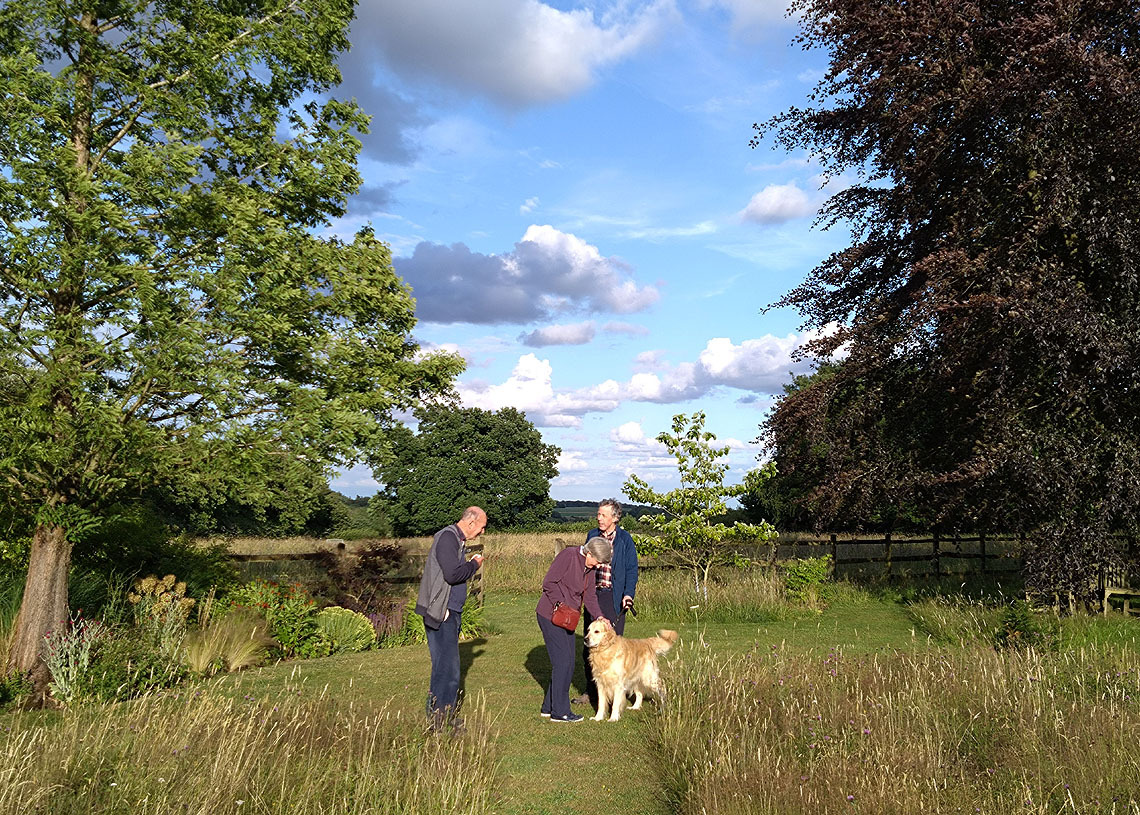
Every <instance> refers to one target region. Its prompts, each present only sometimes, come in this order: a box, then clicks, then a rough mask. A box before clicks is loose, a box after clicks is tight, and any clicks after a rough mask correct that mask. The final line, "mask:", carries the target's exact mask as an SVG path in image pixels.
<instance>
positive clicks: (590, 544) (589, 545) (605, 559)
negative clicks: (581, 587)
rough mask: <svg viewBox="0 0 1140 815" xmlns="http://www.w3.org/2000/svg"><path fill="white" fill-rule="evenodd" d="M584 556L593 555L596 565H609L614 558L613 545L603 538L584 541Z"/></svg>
mask: <svg viewBox="0 0 1140 815" xmlns="http://www.w3.org/2000/svg"><path fill="white" fill-rule="evenodd" d="M586 554H587V555H593V556H594V557H595V558H597V559H598V563H609V562H610V560H611V559H612V558H613V556H614V545H613V544H612V543H610V542H609V541H608V540H606V539H605V538H599V537H593V538H590V539H589V540H588V541H586Z"/></svg>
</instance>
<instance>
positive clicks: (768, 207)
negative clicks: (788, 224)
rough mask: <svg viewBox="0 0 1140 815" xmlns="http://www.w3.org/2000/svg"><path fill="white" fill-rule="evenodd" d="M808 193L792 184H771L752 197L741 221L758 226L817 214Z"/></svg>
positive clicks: (741, 216) (742, 212)
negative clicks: (750, 222)
mask: <svg viewBox="0 0 1140 815" xmlns="http://www.w3.org/2000/svg"><path fill="white" fill-rule="evenodd" d="M815 210H816V207H815V205H814V204H812V203H811V202H810V201H809V200H808V196H807V193H805V192H804V191H803V190H801V189H800V188H799V187H797V186H796V185H795V183H792V184H769V185H768V186H767V187H765V188H764V189H762V190H760V192H758V193H756V194H755V195H753V196H752V200H751V201H749V202H748V206H746V207H745V208H744V209H743V210H741V212H740V219H741V220H743V221H752V222H754V223H758V224H776V223H781V222H783V221H790V220H793V219H794V218H803V217H806V216H808V215H812V214H814V213H815Z"/></svg>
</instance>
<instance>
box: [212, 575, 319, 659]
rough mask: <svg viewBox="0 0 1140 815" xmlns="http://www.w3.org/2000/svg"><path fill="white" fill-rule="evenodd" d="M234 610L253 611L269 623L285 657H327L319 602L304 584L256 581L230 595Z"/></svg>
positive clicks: (229, 600)
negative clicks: (283, 584) (318, 621)
mask: <svg viewBox="0 0 1140 815" xmlns="http://www.w3.org/2000/svg"><path fill="white" fill-rule="evenodd" d="M227 599H228V602H229V607H230V608H245V609H250V610H252V611H254V612H256V613H257V614H260V615H261V616H263V617H264V618H265V620H266V622H268V623H269V633H270V634H271V635H272V636H273V638H274V639H275V640H277V643H278V645H279V646H280V648H281V653H282V655H283V656H285V657H292V656H300V657H313V656H327V655H328V644H329V643H328V640H327V638H326V637H324V636H322V634H321V631H320V629H319V627H318V626H317V603H316V601H315V600H313V598H312V597H310V596H309V593H308V592H306V591H305V590H304V589H303V588H302V587H301V586H300V584H297V583H294V584H292V585H289V586H282V585H280V584H278V583H271V582H268V581H266V580H254V581H253V582H251V583H246V584H245V585H244V586H239V587H238V588H236V589H234V590H233V591H232V592H230V594H229V597H228V598H227Z"/></svg>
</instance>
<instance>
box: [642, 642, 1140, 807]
mask: <svg viewBox="0 0 1140 815" xmlns="http://www.w3.org/2000/svg"><path fill="white" fill-rule="evenodd" d="M666 681H667V685H668V692H669V695H668V699H669V704H668V705H666V706H664V708H663V709H662V710H661V711H660V713H659V714H658V715H657V716H655V717H654V718H652V719H650V720H647V721H648V722H649V723H650V728H651V730H650V734H649V738H650V742H651V745H652V748H653V750H654V751H655V753H656V765H657V766H658V767H660V768H661V769H660V773H661V780H662V784H663V787H664V790H665V795H666V798H667V801H668V804H669V810H670V811H672V812H677V813H681V814H682V815H687V814H689V813H692V814H693V815H696V813H704V814H705V815H726V814H727V813H732V814H734V815H735V813H755V812H763V813H781V815H801V814H802V815H808V813H811V815H829V814H830V813H850V812H853V811H858V812H859V813H863V814H864V815H866V814H870V813H882V814H883V815H886V813H900V812H929V813H959V812H982V813H995V814H996V813H1015V812H1017V813H1042V815H1043V814H1044V813H1057V812H1082V813H1085V812H1090V813H1091V812H1104V813H1110V812H1115V813H1130V814H1134V813H1137V812H1140V792H1138V791H1140V763H1138V762H1136V761H1132V760H1128V759H1127V758H1123V759H1122V757H1127V756H1131V755H1133V754H1134V752H1135V745H1136V741H1135V740H1136V734H1137V733H1138V732H1140V654H1137V653H1136V651H1135V650H1133V649H1130V648H1120V647H1116V646H1112V647H1108V646H1101V647H1096V648H1083V649H1079V650H1076V651H1066V652H1054V651H1040V650H1036V649H1023V650H1005V651H999V650H995V649H994V648H993V647H992V646H988V645H987V646H979V647H974V648H961V649H953V650H942V649H938V650H928V651H927V650H924V651H921V652H912V653H899V652H896V653H880V654H872V655H860V656H850V657H849V656H847V655H846V654H844V653H843V652H842V651H841V650H838V649H834V650H832V651H831V652H829V653H826V654H808V655H804V654H788V653H785V652H784V650H783V649H782V648H780V647H776V646H771V647H769V648H756V649H754V650H753V651H752V652H750V653H748V654H746V655H744V656H742V657H736V658H731V659H726V660H718V659H716V658H715V657H712V656H710V655H709V654H708V653H707V652H701V651H699V650H697V649H693V648H688V649H686V648H685V647H682V650H681V651H680V652H679V653H678V654H677V655H675V656H674V657H673V658H672V659H670V660H669V662H668V670H667V673H666Z"/></svg>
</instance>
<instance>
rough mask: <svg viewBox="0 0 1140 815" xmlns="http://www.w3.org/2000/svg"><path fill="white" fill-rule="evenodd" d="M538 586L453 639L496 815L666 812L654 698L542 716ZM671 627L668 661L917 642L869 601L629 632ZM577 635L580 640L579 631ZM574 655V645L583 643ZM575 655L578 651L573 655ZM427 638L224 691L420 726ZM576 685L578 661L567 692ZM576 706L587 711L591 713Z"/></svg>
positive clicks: (500, 602) (275, 673)
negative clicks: (775, 618)
mask: <svg viewBox="0 0 1140 815" xmlns="http://www.w3.org/2000/svg"><path fill="white" fill-rule="evenodd" d="M536 602H537V595H535V596H516V595H507V596H495V595H492V596H489V597H488V605H487V609H486V622H487V624H488V625H489V627H490V628H492V629H493V632H494V633H491V634H490V635H488V636H487V637H486V638H484V639H481V640H477V641H475V642H470V643H463V644H461V646H460V649H461V657H462V661H463V667H464V674H465V687H466V693H467V700H468V702H467V704H468V705H481V706H483V707H484V708H485V709H486V711H487V713H488V716H489V718H490V720H491V722H492V726H493V727H494V728H495V729H496V730H497V738H496V739H495V743H496V745H497V749H498V752H499V758H500V771H499V795H500V804H499V806H498V807H497V811H498V812H501V813H503V815H524V814H525V815H531V814H532V813H536V814H541V813H551V815H565V813H567V812H574V813H581V814H582V815H594V814H595V813H596V814H597V815H603V814H608V813H614V812H625V813H631V814H635V813H636V814H637V815H641V814H642V813H645V814H646V815H653V814H655V813H662V815H664V814H665V813H668V812H669V807H668V805H667V802H666V801H665V799H664V796H663V794H662V791H661V789H660V785H659V781H658V776H657V772H656V769H655V767H656V762H655V760H654V758H653V756H652V755H651V751H650V750H649V746H648V743H647V740H646V732H647V728H646V722H647V721H649V719H650V718H651V717H652V716H653V715H654V711H653V708H652V706H649V707H648V709H647V710H642V711H633V712H631V713H629V714H628V715H625V716H623V717H622V720H621V721H620V722H617V723H615V724H610V723H608V722H601V723H599V722H593V721H590V720H589V719H588V718H587V720H586V721H584V722H581V723H578V724H561V723H552V722H550V721H548V720H546V719H542V718H540V717H539V715H538V710H539V705H540V704H541V702H542V694H543V687H544V684H545V682H546V680H547V678H548V677H549V670H550V669H549V662H548V660H547V657H546V649H545V648H544V647H543V644H542V637H541V635H540V634H539V630H538V625H537V624H536V622H535V617H534V606H535V603H536ZM658 628H676V629H677V630H679V631H680V632H681V637H682V645H681V646H680V647H678V648H677V649H675V650H674V651H673V652H671V653H670V654H669V655H668V656H666V657H665V658H664V659H665V662H666V663H668V662H669V661H671V660H676V659H684V658H686V654H687V653H690V652H691V651H692V650H694V649H702V648H704V649H710V650H711V651H712V653H714V654H716V655H721V654H723V655H724V656H726V657H727V656H729V655H731V654H734V653H742V652H745V651H747V650H748V649H749V648H751V647H753V646H757V645H758V646H760V647H762V648H769V647H770V646H772V645H776V646H777V647H780V648H785V649H792V650H796V651H806V652H814V651H819V652H820V654H821V657H822V656H826V654H827V652H828V651H829V649H831V648H833V647H836V646H841V647H843V648H844V649H845V650H846V651H848V652H869V651H876V650H880V649H892V648H910V647H923V646H924V641H923V640H922V639H921V638H915V637H914V635H913V632H912V627H911V623H910V621H909V620H908V619H907V618H906V616H905V615H904V614H903V612H902V610H901V609H900V608H899V607H898V606H896V605H893V604H890V603H883V602H877V601H871V600H865V601H858V602H856V601H849V602H848V601H844V602H840V603H836V604H833V605H832V607H831V608H829V609H828V610H827V611H825V612H824V613H823V614H821V615H816V616H805V617H801V618H799V619H796V620H792V621H782V622H773V623H762V624H757V623H730V624H726V623H705V622H703V621H700V620H696V619H694V620H691V621H688V622H685V623H680V624H678V623H664V622H661V621H654V620H650V619H648V615H647V614H644V613H643V614H642V615H641V617H640V618H638V619H635V620H631V621H630V623H629V625H628V626H627V629H626V635H627V636H632V637H643V636H649V635H651V634H652V633H654V632H655V631H656V630H657V629H658ZM579 639H580V638H579ZM579 655H580V652H579ZM579 663H580V660H579ZM428 671H429V659H428V653H427V647H426V646H419V647H416V646H411V647H407V648H397V649H390V650H384V651H375V652H369V653H366V654H355V655H352V656H344V657H334V658H331V659H323V660H314V661H311V662H293V663H286V664H281V665H277V666H273V667H270V668H263V669H261V670H258V671H253V672H249V673H246V674H244V675H239V676H237V677H235V678H233V679H231V680H229V681H230V682H232V689H233V691H235V692H238V693H241V694H248V695H250V696H253V697H255V698H268V697H272V696H274V695H276V694H280V693H282V692H286V689H289V690H288V692H297V691H300V692H301V693H312V694H317V693H321V692H328V693H331V694H335V695H337V696H339V697H341V698H344V699H347V700H359V701H361V702H365V701H367V703H369V704H383V703H387V705H388V707H389V709H390V710H392V711H393V712H395V713H398V714H399V715H400V716H401V717H405V716H406V717H407V719H408V726H409V727H414V726H420V723H421V721H422V710H423V703H424V697H425V694H426V691H427V679H428ZM582 689H583V679H582V669H581V664H579V665H578V670H577V674H576V676H575V683H574V685H573V686H572V687H571V692H572V693H574V694H577V693H579V692H580V691H581V690H582ZM579 712H582V713H585V714H587V715H593V711H592V710H591V711H585V710H581V711H579Z"/></svg>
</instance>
